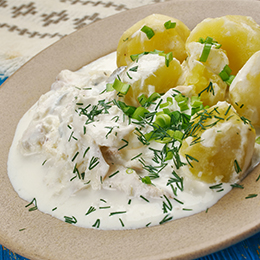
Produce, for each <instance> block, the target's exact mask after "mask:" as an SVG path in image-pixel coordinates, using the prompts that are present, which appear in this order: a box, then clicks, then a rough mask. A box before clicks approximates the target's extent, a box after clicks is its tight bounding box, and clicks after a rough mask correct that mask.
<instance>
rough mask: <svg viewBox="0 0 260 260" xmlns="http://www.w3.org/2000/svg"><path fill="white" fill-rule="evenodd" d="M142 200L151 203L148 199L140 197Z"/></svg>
mask: <svg viewBox="0 0 260 260" xmlns="http://www.w3.org/2000/svg"><path fill="white" fill-rule="evenodd" d="M140 198H141V199H143V200H145V201H146V202H150V201H149V200H148V199H147V198H145V197H144V196H142V195H140Z"/></svg>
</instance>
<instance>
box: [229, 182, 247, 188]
mask: <svg viewBox="0 0 260 260" xmlns="http://www.w3.org/2000/svg"><path fill="white" fill-rule="evenodd" d="M230 186H231V187H233V188H239V189H244V186H243V185H241V184H238V183H234V184H231V185H230Z"/></svg>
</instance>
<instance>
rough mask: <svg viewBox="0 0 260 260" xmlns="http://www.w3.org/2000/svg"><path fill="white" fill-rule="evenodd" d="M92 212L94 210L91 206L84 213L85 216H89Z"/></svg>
mask: <svg viewBox="0 0 260 260" xmlns="http://www.w3.org/2000/svg"><path fill="white" fill-rule="evenodd" d="M94 211H96V208H95V207H93V206H90V207H89V209H88V211H87V212H86V214H85V216H86V215H88V214H90V213H92V212H94Z"/></svg>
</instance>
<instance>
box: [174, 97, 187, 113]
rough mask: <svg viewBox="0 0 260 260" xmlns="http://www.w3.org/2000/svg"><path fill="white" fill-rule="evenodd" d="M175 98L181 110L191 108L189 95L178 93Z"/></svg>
mask: <svg viewBox="0 0 260 260" xmlns="http://www.w3.org/2000/svg"><path fill="white" fill-rule="evenodd" d="M174 99H175V100H176V102H177V104H178V106H179V108H180V110H181V111H184V110H187V109H189V106H188V100H189V99H188V98H187V97H184V96H183V95H182V94H178V95H176V96H175V97H174Z"/></svg>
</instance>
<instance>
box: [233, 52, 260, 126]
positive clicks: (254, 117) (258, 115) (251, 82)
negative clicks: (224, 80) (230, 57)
mask: <svg viewBox="0 0 260 260" xmlns="http://www.w3.org/2000/svg"><path fill="white" fill-rule="evenodd" d="M259 83H260V51H258V52H256V53H255V54H254V55H253V56H252V57H251V58H250V59H249V60H248V61H247V63H246V64H245V65H244V67H243V68H242V69H241V70H240V71H239V72H238V74H237V75H236V77H235V79H234V80H233V82H232V83H231V85H230V89H229V97H230V102H231V103H232V104H233V106H234V107H235V109H236V110H237V112H238V113H239V114H240V116H244V117H246V118H247V119H249V120H250V121H251V123H252V124H253V125H254V126H256V127H259V126H260V95H259V93H260V85H259Z"/></svg>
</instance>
